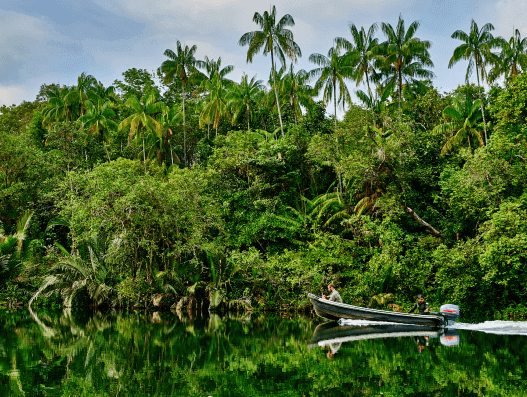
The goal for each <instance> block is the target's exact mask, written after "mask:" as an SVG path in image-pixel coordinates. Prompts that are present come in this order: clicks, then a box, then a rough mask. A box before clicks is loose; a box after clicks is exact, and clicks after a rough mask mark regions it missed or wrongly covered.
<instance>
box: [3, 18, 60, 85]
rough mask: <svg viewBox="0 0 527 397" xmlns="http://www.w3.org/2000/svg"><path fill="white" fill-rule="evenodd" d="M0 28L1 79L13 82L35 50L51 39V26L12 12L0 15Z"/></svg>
mask: <svg viewBox="0 0 527 397" xmlns="http://www.w3.org/2000/svg"><path fill="white" fill-rule="evenodd" d="M0 26H2V28H3V29H2V34H0V48H1V49H2V50H1V52H0V76H1V77H0V79H1V82H4V83H6V82H13V81H16V80H17V79H18V78H19V74H20V72H21V70H23V68H24V65H25V64H26V62H27V61H28V59H30V58H31V57H32V56H33V50H34V49H35V48H36V47H38V46H42V44H43V43H44V42H45V41H46V40H47V39H49V37H50V32H49V26H47V25H46V23H45V22H44V21H42V20H40V19H38V18H34V17H31V16H27V15H23V14H19V13H16V12H11V11H5V12H2V13H0Z"/></svg>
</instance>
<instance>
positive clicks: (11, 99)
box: [0, 84, 28, 106]
mask: <svg viewBox="0 0 527 397" xmlns="http://www.w3.org/2000/svg"><path fill="white" fill-rule="evenodd" d="M27 96H28V92H27V88H26V87H24V86H21V85H11V86H4V85H2V84H0V106H3V105H6V106H11V105H13V104H19V103H20V102H22V101H23V100H24V99H26V98H27Z"/></svg>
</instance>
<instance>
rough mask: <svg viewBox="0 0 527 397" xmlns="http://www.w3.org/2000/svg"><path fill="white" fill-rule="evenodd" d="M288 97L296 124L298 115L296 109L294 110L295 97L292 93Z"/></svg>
mask: <svg viewBox="0 0 527 397" xmlns="http://www.w3.org/2000/svg"><path fill="white" fill-rule="evenodd" d="M290 99H291V109H292V110H293V115H294V116H295V124H298V116H297V115H296V110H295V97H294V95H293V94H291V95H290Z"/></svg>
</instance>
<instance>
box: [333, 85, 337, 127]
mask: <svg viewBox="0 0 527 397" xmlns="http://www.w3.org/2000/svg"><path fill="white" fill-rule="evenodd" d="M336 90H337V87H336V82H335V78H333V104H334V106H335V131H337V91H336Z"/></svg>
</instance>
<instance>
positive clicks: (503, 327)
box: [454, 321, 527, 335]
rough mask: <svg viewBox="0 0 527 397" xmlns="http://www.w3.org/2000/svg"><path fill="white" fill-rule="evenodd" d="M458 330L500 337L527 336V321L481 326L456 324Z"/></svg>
mask: <svg viewBox="0 0 527 397" xmlns="http://www.w3.org/2000/svg"><path fill="white" fill-rule="evenodd" d="M454 328H456V329H461V330H467V331H479V332H485V333H487V334H498V335H527V321H485V322H483V323H479V324H467V323H456V325H455V326H454Z"/></svg>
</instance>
